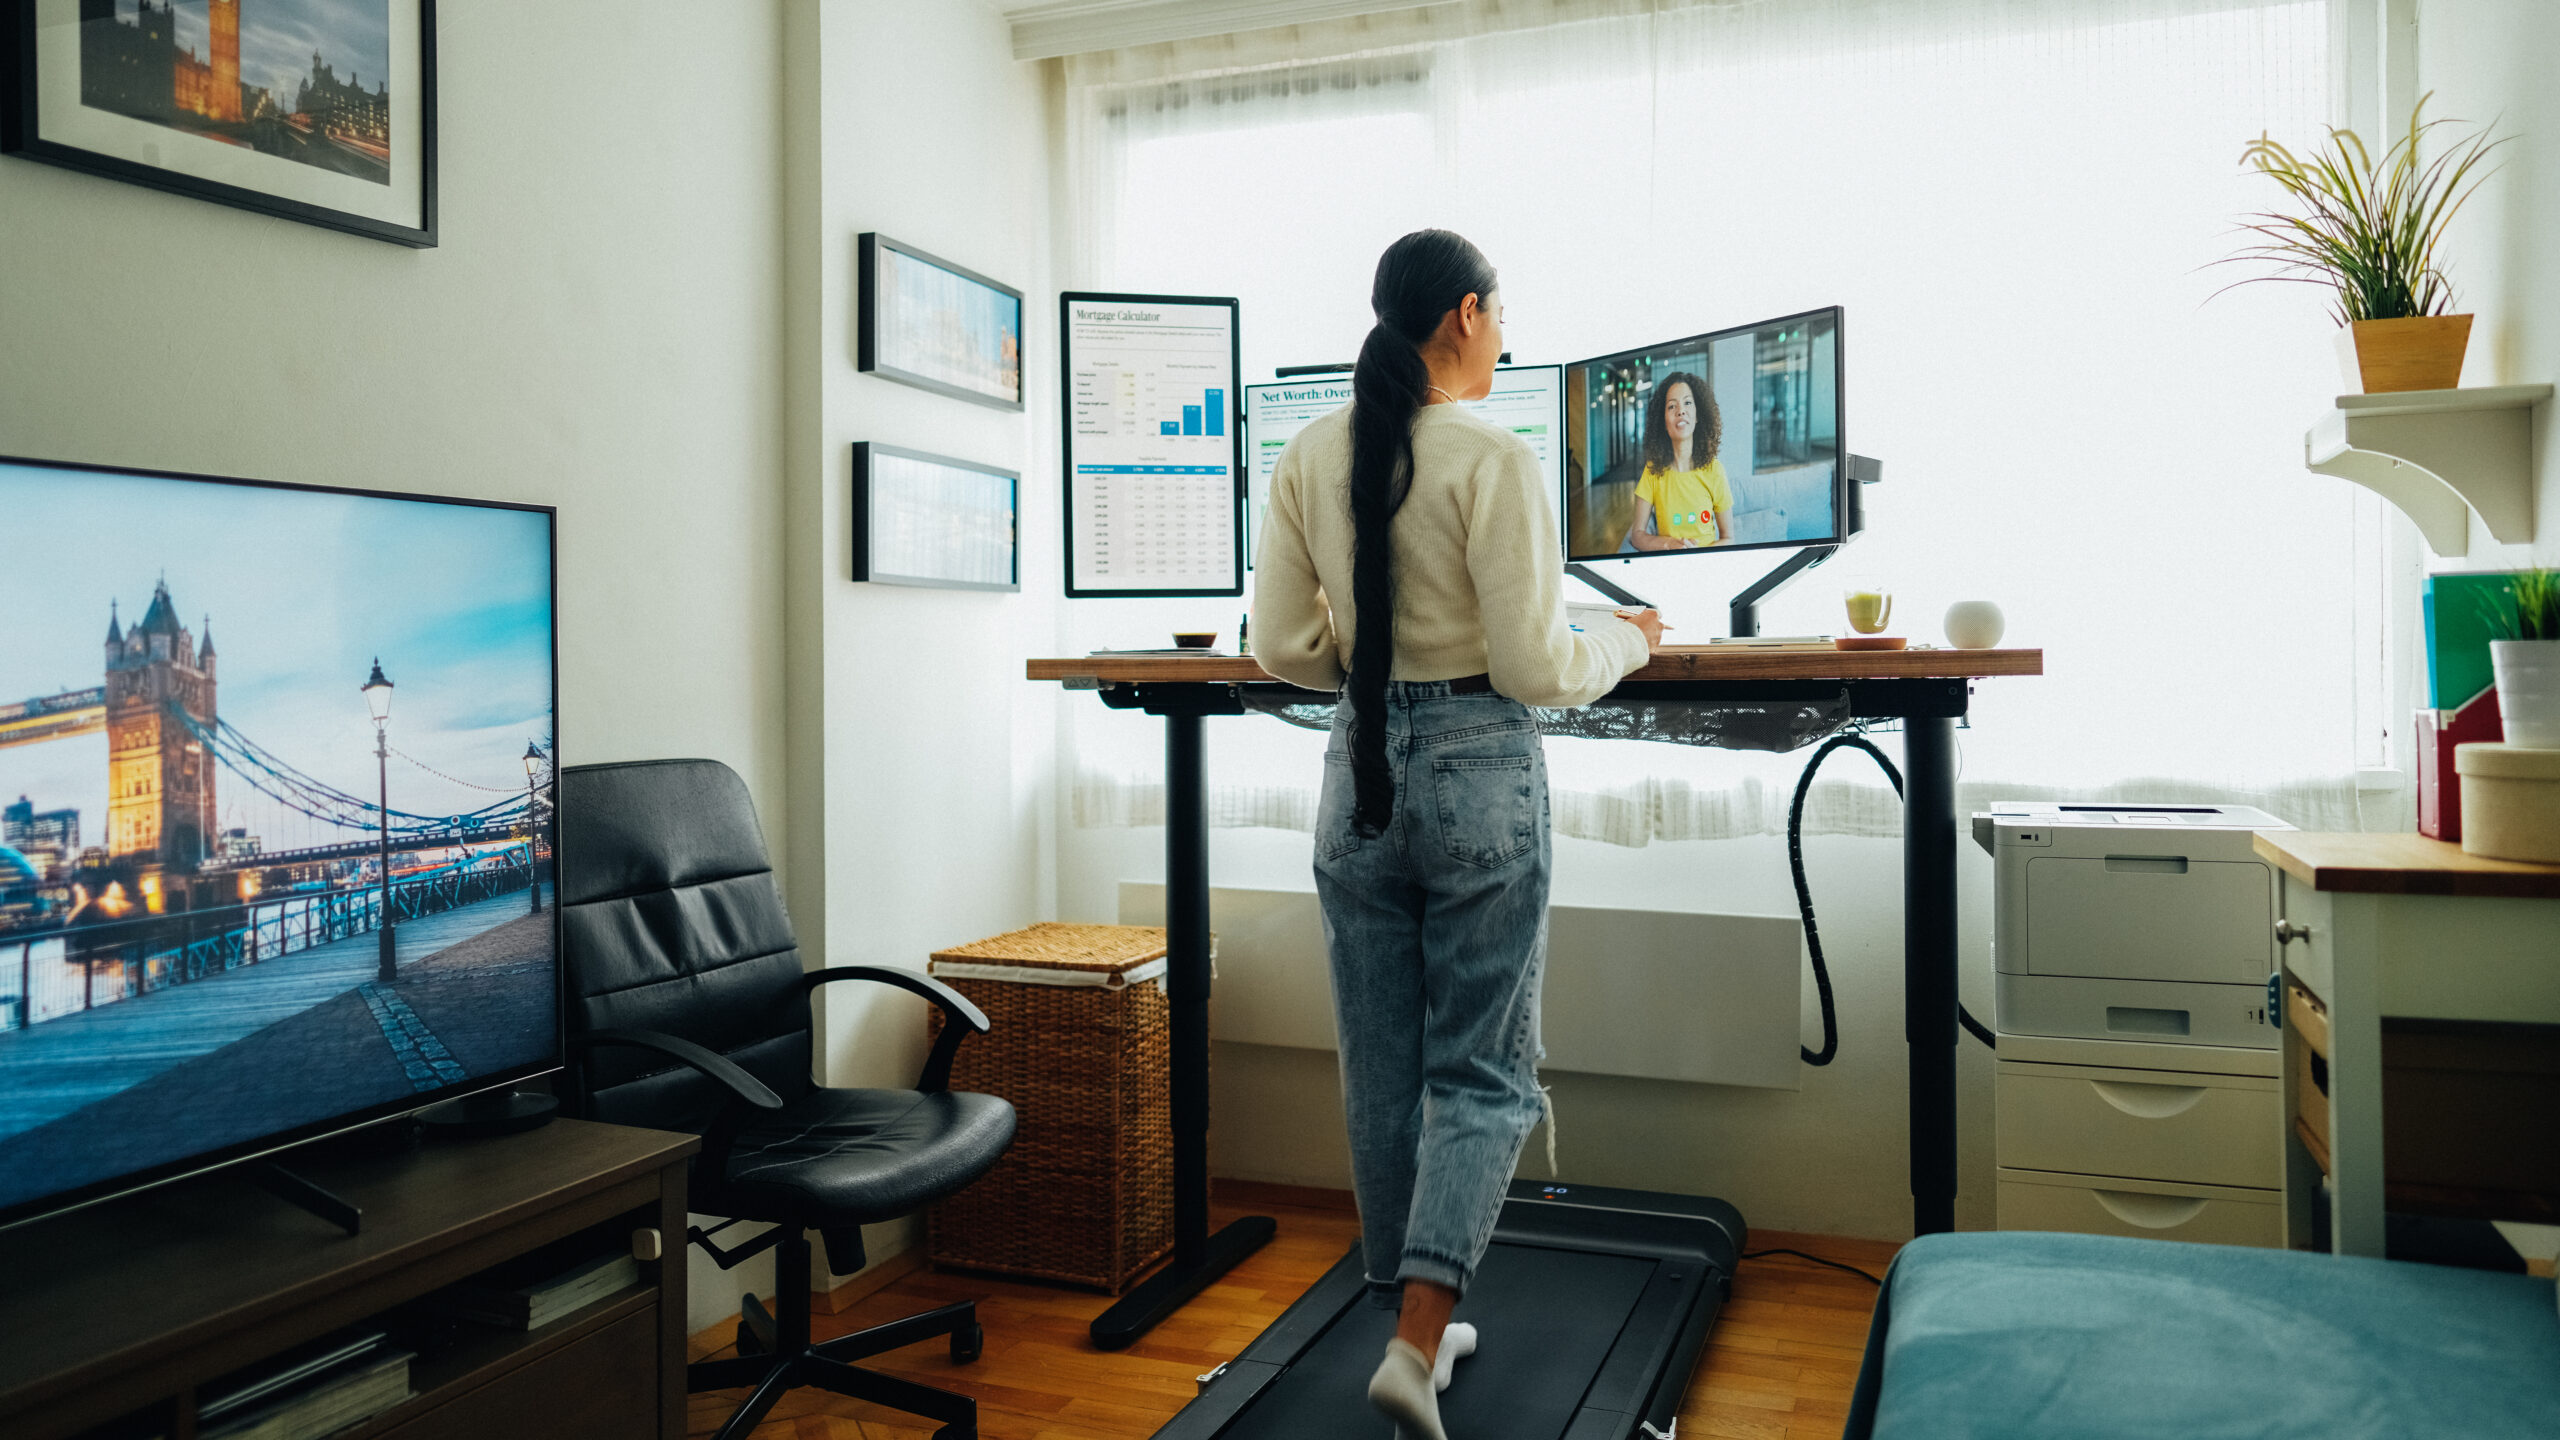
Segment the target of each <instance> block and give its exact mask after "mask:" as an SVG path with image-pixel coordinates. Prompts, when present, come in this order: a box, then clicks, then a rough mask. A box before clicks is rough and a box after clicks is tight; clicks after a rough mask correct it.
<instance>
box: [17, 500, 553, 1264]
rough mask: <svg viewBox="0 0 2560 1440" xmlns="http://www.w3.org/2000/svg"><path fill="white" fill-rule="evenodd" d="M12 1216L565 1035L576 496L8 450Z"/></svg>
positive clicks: (327, 1122)
mask: <svg viewBox="0 0 2560 1440" xmlns="http://www.w3.org/2000/svg"><path fill="white" fill-rule="evenodd" d="M0 517H5V518H4V519H0V530H5V533H6V535H7V537H8V541H9V543H8V547H7V550H8V559H7V562H6V563H5V564H0V613H5V614H6V616H7V617H8V618H7V623H5V624H0V1225H5V1224H14V1223H17V1222H20V1221H24V1220H27V1219H30V1218H33V1217H35V1216H37V1215H41V1214H46V1213H50V1212H52V1211H56V1210H60V1209H64V1208H68V1207H71V1206H74V1205H78V1204H81V1203H85V1202H88V1201H93V1200H97V1199H101V1198H105V1197H107V1196H110V1195H114V1194H118V1193H121V1192H123V1191H125V1190H128V1189H134V1188H138V1187H141V1186H144V1185H149V1184H154V1183H159V1182H162V1181H166V1180H171V1179H175V1178H177V1177H180V1176H183V1175H187V1174H191V1173H193V1172H195V1171H198V1170H203V1169H207V1168H210V1167H213V1166H216V1165H221V1164H227V1163H232V1162H236V1161H239V1160H243V1159H247V1158H250V1157H252V1156H257V1155H261V1154H265V1153H267V1152H270V1151H273V1150H276V1149H280V1148H282V1147H285V1146H288V1145H292V1144H297V1143H300V1142H303V1141H307V1140H311V1139H315V1138H317V1137H320V1136H322V1135H326V1134H330V1133H334V1132H336V1131H340V1130H345V1129H350V1128H353V1127H355V1126H359V1125H365V1124H369V1123H373V1122H375V1121H379V1120H383V1119H386V1118H389V1117H392V1116H395V1115H399V1114H402V1113H405V1112H407V1111H411V1110H416V1109H419V1108H422V1107H424V1106H426V1105H429V1104H432V1103H435V1102H438V1101H443V1100H448V1099H455V1098H459V1097H461V1096H464V1095H468V1094H472V1093H474V1092H477V1091H480V1090H484V1089H489V1088H492V1087H496V1086H500V1085H504V1084H507V1083H510V1082H513V1081H517V1080H522V1079H525V1078H528V1077H530V1076H533V1075H537V1074H540V1073H542V1072H544V1071H546V1070H551V1069H555V1068H557V1067H558V1065H559V1062H560V1057H561V1030H560V1001H559V986H560V980H559V973H560V972H559V953H560V944H559V933H558V927H557V920H556V917H557V913H558V907H557V905H556V904H554V903H553V899H554V897H553V896H552V894H551V893H550V890H551V886H550V877H551V874H552V866H553V854H554V852H553V837H554V834H555V827H554V825H553V819H552V807H551V794H552V791H551V788H550V787H551V779H552V774H553V767H554V763H555V760H556V756H557V750H556V746H555V743H554V725H553V717H554V713H555V709H554V702H555V697H556V694H557V690H558V684H557V674H558V665H557V659H556V653H555V650H556V630H555V627H554V622H553V616H554V613H555V605H554V592H553V577H552V570H553V543H552V529H553V514H552V512H551V511H550V510H549V509H547V508H543V507H537V506H523V505H497V504H481V503H475V502H468V501H453V500H441V499H429V498H426V497H413V496H400V495H384V494H375V493H370V492H365V491H359V490H343V489H332V488H321V487H313V486H301V485H276V484H266V483H260V482H254V481H242V480H221V479H214V478H210V477H205V476H192V475H173V474H160V473H153V472H145V471H136V470H116V469H107V468H104V467H98V466H86V465H67V464H58V463H52V462H43V461H22V460H9V459H6V458H0Z"/></svg>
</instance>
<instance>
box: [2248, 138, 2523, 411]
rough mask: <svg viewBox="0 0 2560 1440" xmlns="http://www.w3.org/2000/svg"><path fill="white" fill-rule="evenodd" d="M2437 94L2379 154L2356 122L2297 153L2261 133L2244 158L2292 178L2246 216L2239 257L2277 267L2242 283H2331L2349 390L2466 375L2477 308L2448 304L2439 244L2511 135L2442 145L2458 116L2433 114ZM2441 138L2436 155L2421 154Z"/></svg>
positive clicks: (2374, 390)
mask: <svg viewBox="0 0 2560 1440" xmlns="http://www.w3.org/2000/svg"><path fill="white" fill-rule="evenodd" d="M2426 108H2427V97H2421V98H2420V99H2419V101H2418V103H2417V104H2416V105H2415V106H2412V107H2411V108H2410V111H2409V128H2408V130H2407V132H2406V133H2404V134H2402V135H2401V136H2400V138H2399V139H2397V140H2395V141H2393V142H2392V144H2391V146H2390V148H2389V149H2387V150H2385V151H2383V152H2382V154H2381V156H2380V157H2379V158H2376V157H2375V155H2374V154H2373V152H2372V151H2371V150H2370V149H2368V148H2367V147H2366V145H2365V143H2364V141H2363V139H2362V138H2361V137H2359V136H2358V135H2357V134H2356V133H2355V132H2354V131H2352V130H2341V129H2337V128H2335V127H2332V128H2331V129H2330V131H2329V136H2328V139H2327V140H2325V141H2323V142H2322V143H2321V144H2320V146H2319V147H2318V148H2316V149H2313V150H2310V151H2307V152H2297V151H2295V150H2293V149H2291V148H2290V147H2288V146H2286V145H2285V144H2284V143H2283V142H2282V141H2279V140H2276V139H2273V138H2271V137H2269V136H2266V135H2260V136H2259V137H2258V138H2257V139H2256V140H2253V141H2251V142H2250V143H2249V146H2248V148H2247V149H2246V150H2243V151H2242V152H2241V155H2240V163H2241V164H2242V165H2243V166H2245V167H2247V168H2249V169H2250V170H2253V171H2254V172H2256V173H2257V174H2260V175H2264V176H2266V177H2267V178H2268V179H2270V180H2273V181H2274V182H2276V184H2277V185H2278V186H2279V187H2281V188H2282V189H2283V191H2284V193H2285V197H2286V199H2287V200H2288V201H2290V202H2291V203H2290V204H2289V206H2288V207H2287V208H2285V209H2281V210H2274V211H2267V212H2262V213H2259V214H2255V215H2250V216H2247V217H2245V218H2244V219H2243V220H2242V222H2241V229H2242V231H2243V232H2244V233H2246V234H2249V235H2252V236H2255V237H2256V242H2255V243H2253V244H2250V245H2247V246H2245V247H2243V248H2242V249H2241V250H2240V252H2239V253H2238V254H2236V255H2233V256H2231V257H2230V259H2231V260H2232V261H2235V262H2241V263H2257V264H2264V265H2267V266H2269V267H2271V271H2272V273H2269V274H2265V275H2254V276H2251V277H2249V279H2248V280H2244V281H2241V282H2239V283H2241V284H2248V283H2252V282H2254V281H2260V280H2283V281H2293V282H2300V283H2304V284H2312V285H2319V286H2323V287H2326V288H2327V289H2328V290H2329V291H2330V292H2331V293H2332V295H2333V296H2334V298H2335V301H2336V307H2335V310H2336V314H2337V317H2338V326H2339V328H2338V342H2337V343H2338V357H2339V360H2340V362H2341V364H2342V365H2343V366H2344V368H2345V371H2346V376H2347V385H2348V388H2349V389H2350V390H2353V391H2358V392H2362V393H2365V394H2378V393H2381V392H2384V391H2393V390H2450V389H2452V388H2454V387H2455V386H2456V385H2458V384H2459V383H2461V379H2462V356H2463V351H2464V349H2465V348H2466V347H2467V346H2468V345H2469V344H2470V340H2471V317H2470V316H2469V315H2463V314H2448V313H2447V312H2448V311H2450V310H2451V309H2452V308H2453V286H2452V284H2451V283H2450V282H2449V281H2447V280H2446V278H2445V273H2444V267H2443V265H2442V263H2441V262H2440V260H2439V258H2438V250H2437V247H2438V246H2439V245H2440V244H2441V242H2442V241H2443V239H2444V234H2445V229H2446V227H2447V226H2448V225H2450V224H2451V223H2452V220H2453V217H2454V215H2455V213H2456V212H2458V211H2459V210H2461V208H2462V204H2463V202H2464V201H2466V200H2468V199H2470V198H2471V195H2472V193H2473V192H2474V191H2475V190H2477V189H2478V188H2479V186H2480V182H2481V181H2483V180H2486V179H2487V178H2488V177H2489V172H2488V171H2486V170H2484V169H2482V168H2481V167H2482V164H2483V162H2484V161H2486V160H2487V158H2488V156H2489V153H2490V152H2491V151H2492V150H2495V149H2496V148H2497V147H2498V146H2500V145H2503V144H2505V143H2506V141H2505V140H2504V139H2503V138H2501V139H2491V138H2490V135H2489V131H2488V129H2487V128H2486V127H2484V128H2482V129H2480V130H2477V131H2474V132H2472V133H2471V134H2470V135H2469V136H2468V137H2463V138H2455V137H2447V138H2446V140H2445V142H2444V143H2443V144H2442V145H2441V146H2435V145H2432V144H2431V143H2430V142H2431V137H2432V136H2433V132H2434V131H2435V130H2436V129H2437V128H2438V127H2440V126H2445V125H2455V124H2459V123H2460V122H2457V121H2452V120H2428V119H2426V118H2424V117H2425V114H2426ZM2430 148H2432V149H2435V150H2436V152H2437V153H2436V154H2435V157H2434V158H2433V159H2425V158H2422V156H2421V151H2422V150H2424V149H2430Z"/></svg>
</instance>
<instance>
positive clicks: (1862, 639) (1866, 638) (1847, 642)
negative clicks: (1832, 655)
mask: <svg viewBox="0 0 2560 1440" xmlns="http://www.w3.org/2000/svg"><path fill="white" fill-rule="evenodd" d="M1910 643H1911V642H1910V640H1909V639H1907V638H1906V637H1904V636H1900V635H1840V636H1835V637H1833V639H1832V641H1831V648H1832V649H1834V650H1899V649H1901V648H1903V647H1904V646H1905V645H1908V644H1910Z"/></svg>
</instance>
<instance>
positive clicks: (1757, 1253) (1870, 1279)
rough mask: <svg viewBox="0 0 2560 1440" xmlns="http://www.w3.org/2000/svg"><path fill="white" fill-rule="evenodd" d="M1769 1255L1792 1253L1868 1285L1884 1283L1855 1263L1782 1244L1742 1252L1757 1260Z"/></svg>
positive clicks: (1745, 1257)
mask: <svg viewBox="0 0 2560 1440" xmlns="http://www.w3.org/2000/svg"><path fill="white" fill-rule="evenodd" d="M1771 1255H1793V1256H1794V1257H1796V1258H1797V1259H1799V1260H1810V1261H1812V1262H1813V1263H1814V1264H1816V1265H1828V1266H1830V1267H1831V1268H1832V1269H1834V1270H1846V1271H1848V1272H1849V1273H1850V1274H1852V1275H1855V1276H1857V1277H1858V1278H1859V1279H1861V1280H1864V1281H1866V1282H1867V1283H1868V1284H1870V1285H1882V1284H1883V1283H1884V1281H1883V1280H1882V1279H1881V1278H1879V1277H1877V1276H1874V1275H1870V1274H1868V1273H1867V1272H1866V1271H1864V1270H1861V1269H1859V1268H1858V1267H1857V1266H1855V1265H1843V1264H1841V1263H1840V1262H1839V1261H1837V1260H1825V1259H1823V1258H1822V1257H1821V1256H1819V1255H1808V1254H1806V1253H1805V1252H1803V1251H1802V1250H1790V1249H1788V1248H1787V1247H1785V1246H1783V1245H1779V1246H1773V1247H1771V1248H1769V1249H1767V1250H1745V1251H1743V1252H1742V1258H1743V1259H1745V1260H1759V1259H1764V1258H1766V1257H1768V1256H1771Z"/></svg>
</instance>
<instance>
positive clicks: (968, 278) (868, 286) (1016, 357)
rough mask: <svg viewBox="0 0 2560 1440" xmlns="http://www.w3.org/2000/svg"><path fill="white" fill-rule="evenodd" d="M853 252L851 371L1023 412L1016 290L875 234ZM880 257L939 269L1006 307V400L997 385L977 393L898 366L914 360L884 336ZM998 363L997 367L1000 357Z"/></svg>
mask: <svg viewBox="0 0 2560 1440" xmlns="http://www.w3.org/2000/svg"><path fill="white" fill-rule="evenodd" d="M856 249H857V251H858V254H859V257H860V260H859V270H860V276H859V281H860V283H859V286H858V288H859V290H860V292H861V306H862V313H861V315H860V317H859V319H858V323H857V324H856V325H855V327H854V330H855V335H856V340H855V356H854V360H855V368H856V369H858V370H860V371H862V373H864V374H866V375H877V376H879V377H880V378H881V379H883V380H895V381H897V382H898V383H899V384H901V385H912V386H914V387H916V388H917V389H919V390H930V391H932V392H933V393H934V394H936V395H948V396H950V397H951V398H952V399H954V400H967V401H969V402H971V403H973V404H978V405H986V406H991V407H993V408H995V409H998V410H1014V411H1019V410H1021V409H1022V408H1023V396H1024V394H1025V393H1026V386H1027V382H1028V379H1029V377H1028V374H1027V372H1026V369H1025V365H1024V362H1025V360H1026V359H1027V358H1028V351H1027V349H1026V347H1025V346H1024V345H1023V343H1022V342H1023V335H1022V321H1023V313H1024V312H1023V305H1022V299H1023V297H1022V292H1021V291H1020V290H1017V289H1015V288H1014V287H1012V286H1010V285H1007V284H1005V283H1004V282H1003V281H1001V280H996V279H992V278H990V277H988V276H985V275H981V274H979V273H978V272H977V271H975V270H972V269H970V268H969V267H968V266H966V265H960V264H956V263H954V262H952V261H949V260H945V259H943V258H942V257H941V256H939V255H933V254H929V253H927V252H925V251H923V250H919V249H917V248H916V247H915V246H913V245H909V244H906V243H905V242H903V241H899V240H892V239H890V238H889V237H888V236H886V235H883V234H881V233H879V232H878V231H876V230H867V231H864V232H863V234H862V235H861V236H860V237H859V239H858V241H857V243H856ZM883 255H897V256H902V257H904V258H906V259H908V260H912V261H914V262H916V263H918V264H920V265H924V266H927V267H930V268H932V269H935V270H940V271H942V272H943V273H945V274H947V275H950V276H952V277H954V278H956V279H958V280H961V281H963V282H965V283H967V284H969V285H974V286H976V287H978V288H979V289H981V290H985V291H987V292H989V293H991V294H993V295H995V296H998V297H1001V299H1002V300H1003V301H1009V302H1010V305H1011V309H1012V312H1013V330H1012V335H1011V337H1010V338H1011V340H1012V342H1013V389H1012V393H1011V394H1010V395H1008V394H1006V393H1005V391H1004V388H1003V386H1002V385H1001V384H1000V383H999V384H995V385H991V386H988V387H984V388H980V387H976V386H972V385H968V384H963V383H961V382H958V381H954V380H946V379H941V378H938V377H936V376H932V375H927V374H924V373H922V372H920V371H918V370H916V369H915V368H913V366H911V365H907V364H901V363H899V362H900V361H901V360H902V359H907V360H912V359H915V358H917V357H915V356H912V355H905V356H902V355H900V354H898V353H897V352H898V350H899V348H900V347H899V346H898V345H897V343H896V342H897V337H896V336H894V335H888V334H884V333H883V328H884V323H885V320H886V315H885V310H884V307H883V306H882V304H881V294H880V278H881V269H882V264H881V257H882V256H883ZM998 363H999V365H1001V363H1002V361H1001V357H999V360H998Z"/></svg>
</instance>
